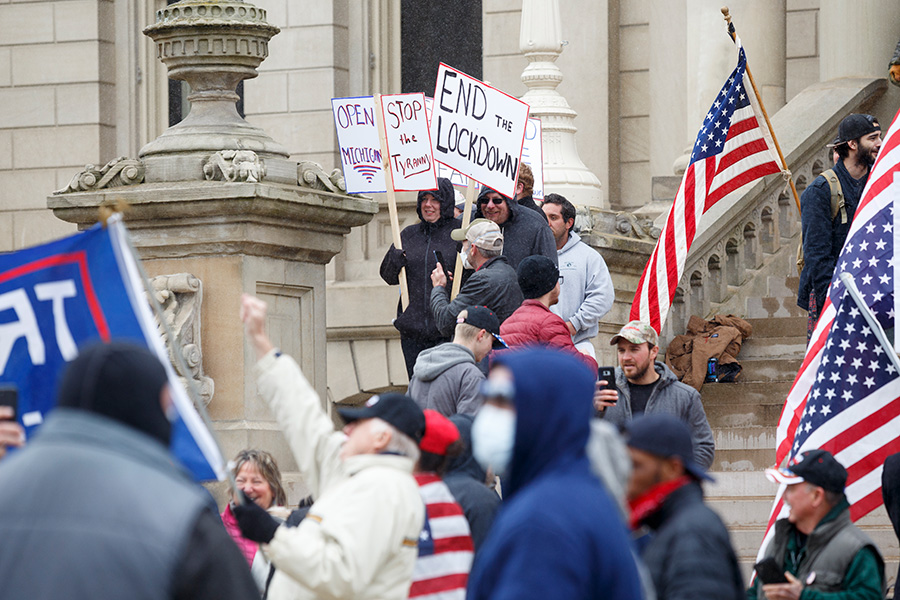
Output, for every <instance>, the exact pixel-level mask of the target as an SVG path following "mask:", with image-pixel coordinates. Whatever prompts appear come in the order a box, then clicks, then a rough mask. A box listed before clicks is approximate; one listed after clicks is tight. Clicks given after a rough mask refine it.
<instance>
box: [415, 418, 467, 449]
mask: <svg viewBox="0 0 900 600" xmlns="http://www.w3.org/2000/svg"><path fill="white" fill-rule="evenodd" d="M423 412H424V413H425V435H424V436H422V441H421V442H419V448H420V449H421V450H422V451H423V452H430V453H431V454H438V455H440V456H444V455H446V454H447V446H449V445H450V444H452V443H453V442H455V441H456V440H458V439H459V429H457V428H456V425H454V424H453V423H451V422H450V419H448V418H447V417H445V416H444V415H442V414H441V413H439V412H437V411H434V410H431V409H430V408H426V409H425V410H424V411H423Z"/></svg>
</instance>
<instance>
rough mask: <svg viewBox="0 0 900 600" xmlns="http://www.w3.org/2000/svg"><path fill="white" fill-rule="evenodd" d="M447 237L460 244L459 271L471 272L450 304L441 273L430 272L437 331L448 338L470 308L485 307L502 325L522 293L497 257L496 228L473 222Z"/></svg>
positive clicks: (438, 270)
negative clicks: (458, 319) (461, 258)
mask: <svg viewBox="0 0 900 600" xmlns="http://www.w3.org/2000/svg"><path fill="white" fill-rule="evenodd" d="M451 236H452V237H453V239H455V240H457V241H461V242H462V243H463V248H462V255H463V267H464V268H466V269H473V270H474V271H475V272H474V273H472V275H471V276H470V277H469V278H468V279H467V280H466V282H465V283H463V284H462V288H461V289H460V290H459V295H458V296H457V297H456V298H454V299H453V301H452V302H451V301H450V290H449V289H447V288H448V287H449V286H448V283H447V277H446V275H445V274H444V270H443V269H441V268H440V267H437V268H435V269H434V271H432V272H431V283H432V286H433V287H432V289H431V312H432V314H433V315H434V323H435V325H436V326H437V328H438V331H440V332H441V334H442V335H445V336H447V337H449V336H450V334H451V333H453V328H454V327H455V326H456V322H457V321H456V320H457V317H458V316H459V313H460V312H461V311H462V309H464V308H466V307H467V306H473V305H479V306H487V307H488V308H489V309H491V310H492V311H494V314H496V315H497V318H498V319H499V320H500V323H503V321H505V320H506V319H507V317H509V315H511V314H513V311H515V310H516V309H517V308H519V305H520V304H522V290H520V289H519V282H518V280H517V278H516V272H515V270H513V268H512V267H510V266H509V262H508V261H507V260H506V257H505V256H501V253H502V252H503V245H504V239H503V234H502V233H500V227H498V226H497V224H496V223H493V222H491V221H488V220H487V219H476V220H474V221H472V222H471V223H470V224H469V226H468V227H467V228H466V229H457V230H455V231H454V232H453V233H452V234H451Z"/></svg>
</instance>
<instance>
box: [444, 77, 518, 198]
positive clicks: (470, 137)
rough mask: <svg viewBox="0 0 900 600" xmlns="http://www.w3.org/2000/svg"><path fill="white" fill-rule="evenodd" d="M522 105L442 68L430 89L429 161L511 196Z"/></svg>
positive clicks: (515, 168)
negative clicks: (435, 82) (430, 158)
mask: <svg viewBox="0 0 900 600" xmlns="http://www.w3.org/2000/svg"><path fill="white" fill-rule="evenodd" d="M528 111H529V107H528V105H527V104H525V103H524V102H522V101H521V100H519V99H517V98H513V97H512V96H510V95H508V94H504V93H503V92H501V91H500V90H497V89H494V88H492V87H490V86H489V85H486V84H485V83H484V82H481V81H479V80H477V79H475V78H474V77H470V76H469V75H466V74H465V73H463V72H462V71H457V70H456V69H454V68H452V67H448V66H447V65H445V64H444V63H441V64H440V66H439V67H438V75H437V84H436V85H435V89H434V111H433V112H434V114H433V116H432V119H431V141H432V144H433V146H434V148H433V151H434V159H435V160H436V161H438V162H440V163H443V164H445V165H447V166H448V167H450V168H451V169H455V170H457V171H459V172H460V173H463V174H465V175H468V176H469V177H471V178H472V179H475V180H476V181H478V182H480V183H482V184H483V185H487V186H489V187H492V188H494V189H495V190H497V191H498V192H500V193H501V194H504V195H506V196H508V197H510V198H512V197H514V196H515V195H516V179H517V178H518V175H519V159H520V158H521V156H522V144H523V142H524V139H525V125H526V123H527V121H528Z"/></svg>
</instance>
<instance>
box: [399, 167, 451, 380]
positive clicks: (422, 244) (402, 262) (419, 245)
mask: <svg viewBox="0 0 900 600" xmlns="http://www.w3.org/2000/svg"><path fill="white" fill-rule="evenodd" d="M454 200H455V194H454V190H453V185H452V184H451V183H450V180H449V179H445V178H443V177H439V178H438V189H436V190H425V191H421V192H419V196H418V199H417V204H416V213H417V214H418V215H419V223H416V224H415V225H410V226H409V227H406V228H405V229H404V230H403V231H401V232H400V241H401V242H402V245H403V249H402V250H398V249H397V248H395V247H394V245H393V244H391V247H390V248H389V249H388V251H387V253H386V254H385V255H384V260H382V261H381V278H382V279H384V281H385V282H386V283H388V284H389V285H397V284H399V283H400V269H402V268H403V267H406V284H407V286H408V288H409V306H407V307H406V310H403V306H402V303H401V302H398V303H397V318H396V319H394V327H396V328H397V331H399V332H400V347H401V348H402V349H403V358H404V360H405V361H406V372H407V375H408V376H409V377H412V373H413V366H414V365H415V364H416V357H417V356H418V355H419V353H420V352H421V351H422V350H425V349H426V348H431V347H433V346H437V345H438V344H440V343H442V342H446V341H448V339H449V337H450V336H449V335H442V334H441V333H440V332H439V331H438V329H437V327H435V324H434V319H433V318H432V316H431V278H430V277H429V274H430V273H431V271H432V270H434V268H435V266H436V265H437V259H436V258H435V254H434V251H435V250H437V251H438V252H440V253H441V254H443V258H444V260H445V261H446V263H447V268H448V269H453V267H454V266H455V264H456V253H457V249H458V246H459V245H458V244H457V243H456V242H454V241H453V240H451V239H450V232H452V231H453V230H454V229H456V228H457V227H459V226H460V221H459V219H457V218H455V217H454V216H453V204H454Z"/></svg>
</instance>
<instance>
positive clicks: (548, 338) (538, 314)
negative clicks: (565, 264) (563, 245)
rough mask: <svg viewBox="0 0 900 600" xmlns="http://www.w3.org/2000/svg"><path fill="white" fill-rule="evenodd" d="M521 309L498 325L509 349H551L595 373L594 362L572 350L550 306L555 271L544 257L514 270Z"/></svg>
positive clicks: (527, 260)
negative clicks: (584, 365)
mask: <svg viewBox="0 0 900 600" xmlns="http://www.w3.org/2000/svg"><path fill="white" fill-rule="evenodd" d="M516 276H517V278H518V281H519V288H520V289H521V290H522V295H523V296H524V297H525V300H524V301H523V302H522V306H520V307H519V308H517V309H516V311H515V312H514V313H513V314H512V315H510V317H509V318H508V319H507V320H505V321H504V322H503V325H501V326H500V335H502V336H503V339H504V340H506V343H507V344H509V345H510V347H516V346H529V345H539V346H552V347H554V348H559V349H560V350H564V351H566V352H569V353H570V354H572V355H573V356H576V357H577V358H578V359H580V360H581V361H582V362H584V364H586V365H587V366H588V367H589V368H590V369H591V371H592V372H594V373H596V372H597V361H596V360H594V358H593V357H591V356H588V355H587V354H582V353H581V352H579V351H578V349H577V348H576V347H575V343H574V342H573V341H572V336H571V335H569V328H568V327H566V323H565V321H563V320H562V317H560V316H559V315H556V314H553V313H552V312H550V307H551V306H553V305H554V304H556V303H557V302H558V301H559V268H558V267H557V266H556V263H554V262H553V261H552V260H550V259H549V258H547V257H546V256H540V255H536V256H528V257H526V258H524V259H523V260H522V262H521V263H519V268H518V269H516Z"/></svg>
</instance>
